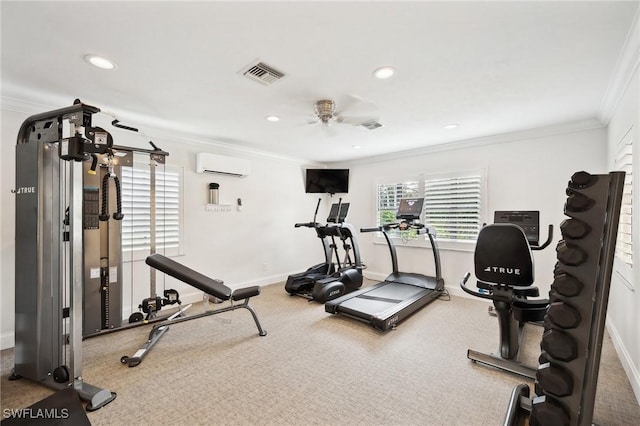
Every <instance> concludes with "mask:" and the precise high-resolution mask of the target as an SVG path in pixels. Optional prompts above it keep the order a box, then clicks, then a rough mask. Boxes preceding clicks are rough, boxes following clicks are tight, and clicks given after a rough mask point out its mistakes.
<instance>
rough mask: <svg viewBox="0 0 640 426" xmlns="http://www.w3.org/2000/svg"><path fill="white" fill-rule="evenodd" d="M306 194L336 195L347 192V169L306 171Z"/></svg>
mask: <svg viewBox="0 0 640 426" xmlns="http://www.w3.org/2000/svg"><path fill="white" fill-rule="evenodd" d="M305 190H306V192H307V193H309V194H311V193H314V194H317V193H324V194H326V193H328V194H338V193H347V192H349V169H307V176H306V183H305Z"/></svg>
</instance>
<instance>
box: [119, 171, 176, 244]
mask: <svg viewBox="0 0 640 426" xmlns="http://www.w3.org/2000/svg"><path fill="white" fill-rule="evenodd" d="M121 175H122V176H121V179H120V180H121V185H122V212H123V213H124V219H123V220H122V250H124V251H134V250H147V251H148V250H150V248H151V173H150V171H149V169H148V167H146V168H145V167H135V166H134V167H123V168H122V173H121ZM155 185H156V191H155V201H156V249H166V248H171V247H179V245H180V174H179V173H178V172H176V171H171V170H167V169H166V168H165V169H164V170H157V171H156V176H155Z"/></svg>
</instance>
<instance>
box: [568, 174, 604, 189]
mask: <svg viewBox="0 0 640 426" xmlns="http://www.w3.org/2000/svg"><path fill="white" fill-rule="evenodd" d="M597 181H598V176H594V175H592V174H589V173H587V172H585V171H581V172H575V173H574V174H573V176H571V181H569V187H570V188H574V189H584V188H588V187H590V186H592V185H593V184H595V183H596V182H597Z"/></svg>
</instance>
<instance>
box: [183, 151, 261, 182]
mask: <svg viewBox="0 0 640 426" xmlns="http://www.w3.org/2000/svg"><path fill="white" fill-rule="evenodd" d="M196 172H197V173H217V174H221V175H229V176H238V177H246V176H247V175H248V174H249V173H251V161H249V160H245V159H242V158H234V157H225V156H223V155H216V154H209V153H206V152H200V153H198V154H196Z"/></svg>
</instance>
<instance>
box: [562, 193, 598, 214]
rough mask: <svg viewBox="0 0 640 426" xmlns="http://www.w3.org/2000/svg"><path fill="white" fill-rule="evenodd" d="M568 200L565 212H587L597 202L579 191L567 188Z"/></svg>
mask: <svg viewBox="0 0 640 426" xmlns="http://www.w3.org/2000/svg"><path fill="white" fill-rule="evenodd" d="M567 195H568V197H567V202H566V203H565V212H575V213H578V212H585V211H587V210H589V209H590V208H591V207H593V205H594V204H595V202H594V201H593V200H592V199H591V198H589V197H587V196H586V195H583V194H581V193H579V192H576V191H573V190H571V189H567Z"/></svg>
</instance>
